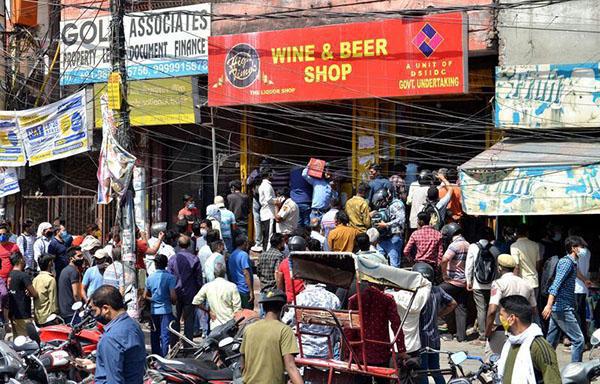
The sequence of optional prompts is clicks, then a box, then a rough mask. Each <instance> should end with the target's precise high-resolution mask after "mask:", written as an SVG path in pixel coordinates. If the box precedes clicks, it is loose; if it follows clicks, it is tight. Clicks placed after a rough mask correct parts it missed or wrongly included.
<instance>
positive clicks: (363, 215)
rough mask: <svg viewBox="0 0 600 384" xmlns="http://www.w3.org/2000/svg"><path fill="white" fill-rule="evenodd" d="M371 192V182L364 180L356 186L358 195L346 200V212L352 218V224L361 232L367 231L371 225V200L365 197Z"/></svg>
mask: <svg viewBox="0 0 600 384" xmlns="http://www.w3.org/2000/svg"><path fill="white" fill-rule="evenodd" d="M367 192H369V184H367V183H365V182H362V183H360V184H358V188H356V195H354V196H353V197H352V198H351V199H350V200H348V201H347V202H346V207H345V210H346V213H347V214H348V218H349V219H350V226H351V227H352V228H356V229H358V230H359V231H361V232H366V230H367V229H369V228H370V227H371V215H370V210H369V202H368V201H367V200H366V199H365V196H367Z"/></svg>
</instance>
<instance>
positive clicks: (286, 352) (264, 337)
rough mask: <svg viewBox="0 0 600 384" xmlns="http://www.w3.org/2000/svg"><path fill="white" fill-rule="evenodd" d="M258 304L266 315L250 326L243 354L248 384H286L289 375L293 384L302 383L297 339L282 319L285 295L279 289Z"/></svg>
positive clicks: (244, 373)
mask: <svg viewBox="0 0 600 384" xmlns="http://www.w3.org/2000/svg"><path fill="white" fill-rule="evenodd" d="M259 303H260V304H261V305H262V307H263V310H264V312H265V317H264V319H263V320H259V321H257V322H256V323H254V324H251V325H249V326H248V328H247V329H246V331H245V332H244V339H243V341H242V346H241V347H240V352H241V353H242V372H243V377H244V383H246V384H284V383H285V378H284V373H285V372H287V374H288V376H289V378H290V382H291V383H292V384H302V383H304V381H303V380H302V376H300V372H298V368H297V367H296V362H295V361H294V355H296V354H297V353H298V343H297V341H296V336H295V335H294V332H293V331H292V329H291V328H290V327H288V326H287V325H285V324H284V323H282V322H281V321H280V320H279V315H280V313H281V309H282V308H283V306H284V305H285V303H286V296H285V293H283V291H281V290H279V289H271V290H268V291H267V292H265V293H264V294H263V296H262V297H261V299H260V300H259Z"/></svg>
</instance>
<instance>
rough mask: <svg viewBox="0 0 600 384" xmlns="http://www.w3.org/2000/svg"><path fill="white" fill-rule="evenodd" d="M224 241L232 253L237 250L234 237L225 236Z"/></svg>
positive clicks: (228, 250) (226, 247)
mask: <svg viewBox="0 0 600 384" xmlns="http://www.w3.org/2000/svg"><path fill="white" fill-rule="evenodd" d="M223 242H224V243H225V249H227V252H229V254H231V253H232V252H233V251H234V250H235V249H234V248H233V239H232V238H231V237H223Z"/></svg>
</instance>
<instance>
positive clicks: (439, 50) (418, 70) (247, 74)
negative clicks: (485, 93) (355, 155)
mask: <svg viewBox="0 0 600 384" xmlns="http://www.w3.org/2000/svg"><path fill="white" fill-rule="evenodd" d="M467 41H468V40H467V16H466V15H465V14H462V13H451V14H445V15H434V16H428V17H422V18H406V19H391V20H381V21H373V22H365V23H352V24H340V25H330V26H322V27H314V28H304V29H289V30H283V31H269V32H257V33H247V34H240V35H226V36H213V37H210V38H209V74H208V76H209V91H208V101H209V105H211V106H224V105H235V104H261V103H275V102H290V101H309V100H327V99H355V98H369V97H384V96H417V95H439V94H452V93H464V92H466V91H467V52H468V50H467Z"/></svg>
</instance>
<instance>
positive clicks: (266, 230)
mask: <svg viewBox="0 0 600 384" xmlns="http://www.w3.org/2000/svg"><path fill="white" fill-rule="evenodd" d="M260 229H261V231H262V234H263V243H262V244H261V245H262V247H263V252H264V251H266V250H267V248H269V241H271V235H272V234H273V233H274V232H275V220H273V219H270V220H263V221H261V222H260Z"/></svg>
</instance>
